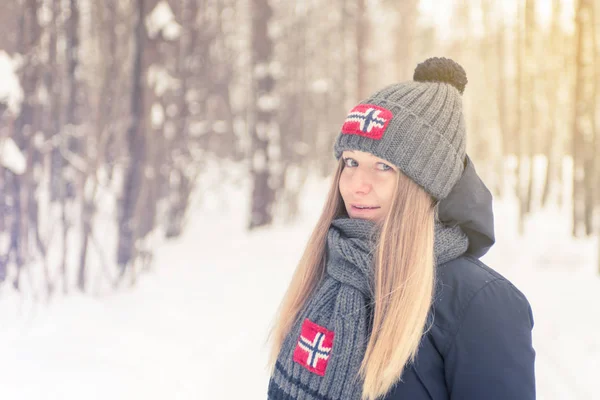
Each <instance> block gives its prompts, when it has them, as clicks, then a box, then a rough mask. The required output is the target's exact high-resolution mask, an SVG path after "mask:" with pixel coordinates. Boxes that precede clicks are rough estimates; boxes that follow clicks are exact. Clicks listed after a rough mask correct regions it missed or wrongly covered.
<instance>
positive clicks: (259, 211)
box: [248, 0, 279, 229]
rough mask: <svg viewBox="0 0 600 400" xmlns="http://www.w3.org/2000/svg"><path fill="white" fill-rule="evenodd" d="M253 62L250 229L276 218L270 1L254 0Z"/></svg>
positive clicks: (271, 12) (273, 81)
mask: <svg viewBox="0 0 600 400" xmlns="http://www.w3.org/2000/svg"><path fill="white" fill-rule="evenodd" d="M251 9H252V65H253V67H254V68H253V77H252V78H253V82H254V103H253V107H254V124H253V126H251V128H250V130H251V137H252V147H253V152H252V162H251V168H250V171H251V176H252V181H253V189H252V198H251V201H252V205H251V215H250V221H249V224H248V227H249V229H253V228H257V227H260V226H265V225H268V224H270V223H271V221H272V220H273V215H272V212H273V204H274V202H275V191H276V188H275V187H273V186H274V185H273V183H272V182H271V175H272V174H271V170H270V168H271V165H272V164H273V163H274V162H276V161H277V160H274V159H272V157H271V156H272V155H273V152H272V151H270V150H271V149H269V147H270V146H277V145H278V140H277V139H278V135H279V132H278V126H277V123H276V120H275V113H276V111H277V108H276V106H275V105H274V104H273V103H274V99H275V91H274V88H275V78H274V77H273V74H272V71H271V70H270V64H271V60H272V59H273V42H272V40H271V38H270V37H269V34H268V28H269V23H270V20H271V17H272V14H273V11H272V9H271V6H270V5H269V1H268V0H252V2H251Z"/></svg>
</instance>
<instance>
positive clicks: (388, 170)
mask: <svg viewBox="0 0 600 400" xmlns="http://www.w3.org/2000/svg"><path fill="white" fill-rule="evenodd" d="M342 159H343V160H344V169H343V170H342V174H341V176H340V193H341V195H342V198H343V199H344V205H345V207H346V211H347V212H348V215H349V216H350V218H362V219H369V220H372V221H376V222H381V221H383V219H384V218H385V216H386V215H387V213H388V211H389V209H390V205H391V203H392V197H393V196H394V191H395V190H396V183H397V179H398V178H397V175H398V173H399V172H398V169H397V168H396V167H395V166H393V165H392V164H391V163H389V162H387V161H385V160H383V159H381V158H379V157H376V156H374V155H373V154H371V153H366V152H364V151H359V150H354V151H351V150H346V151H344V152H343V153H342Z"/></svg>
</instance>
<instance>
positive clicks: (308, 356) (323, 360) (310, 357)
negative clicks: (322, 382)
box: [294, 318, 334, 376]
mask: <svg viewBox="0 0 600 400" xmlns="http://www.w3.org/2000/svg"><path fill="white" fill-rule="evenodd" d="M333 336H334V334H333V332H332V331H329V330H327V329H325V328H323V327H322V326H320V325H317V324H315V323H314V322H312V321H311V320H309V319H308V318H306V319H305V320H304V322H303V323H302V329H301V331H300V337H299V338H298V344H296V349H295V350H294V361H296V362H297V363H298V364H300V365H302V366H303V367H305V368H306V369H308V370H309V371H311V372H314V373H315V374H317V375H321V376H324V375H325V369H326V368H327V363H328V362H329V358H330V356H331V347H332V345H333Z"/></svg>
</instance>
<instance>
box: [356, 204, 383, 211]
mask: <svg viewBox="0 0 600 400" xmlns="http://www.w3.org/2000/svg"><path fill="white" fill-rule="evenodd" d="M351 206H352V209H353V210H376V209H378V208H379V207H378V206H366V205H361V204H351Z"/></svg>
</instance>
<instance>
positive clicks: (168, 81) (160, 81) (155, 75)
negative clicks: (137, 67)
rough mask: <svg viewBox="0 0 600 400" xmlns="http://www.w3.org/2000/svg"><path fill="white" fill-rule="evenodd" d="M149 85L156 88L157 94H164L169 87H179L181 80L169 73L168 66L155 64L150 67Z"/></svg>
mask: <svg viewBox="0 0 600 400" xmlns="http://www.w3.org/2000/svg"><path fill="white" fill-rule="evenodd" d="M147 81H148V86H149V87H151V88H154V93H156V95H157V96H159V97H160V96H162V95H163V94H165V92H166V91H167V90H169V89H176V88H177V87H179V84H180V82H179V80H178V79H177V78H174V77H173V76H171V75H170V74H169V72H168V71H167V70H166V68H164V67H162V66H160V65H156V64H153V65H151V66H150V67H149V68H148V76H147Z"/></svg>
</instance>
